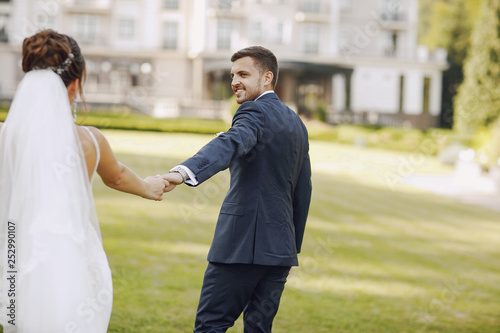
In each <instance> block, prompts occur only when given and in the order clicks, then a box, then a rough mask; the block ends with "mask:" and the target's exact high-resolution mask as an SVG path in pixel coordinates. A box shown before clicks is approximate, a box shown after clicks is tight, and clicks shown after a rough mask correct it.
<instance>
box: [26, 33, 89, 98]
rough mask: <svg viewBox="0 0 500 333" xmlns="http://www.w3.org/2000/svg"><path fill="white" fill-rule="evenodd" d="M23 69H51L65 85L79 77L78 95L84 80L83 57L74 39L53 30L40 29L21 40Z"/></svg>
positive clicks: (27, 70)
mask: <svg viewBox="0 0 500 333" xmlns="http://www.w3.org/2000/svg"><path fill="white" fill-rule="evenodd" d="M22 54H23V71H24V72H25V73H27V72H29V71H31V70H33V69H46V68H50V69H52V70H53V71H54V72H55V73H56V74H58V75H59V76H60V77H61V79H62V80H63V82H64V84H65V86H66V87H67V86H68V85H69V84H70V83H71V82H73V81H74V80H75V79H79V88H80V97H81V98H82V101H83V95H82V86H83V81H84V80H85V76H86V72H85V59H84V58H83V55H82V53H81V51H80V47H79V46H78V44H77V43H76V41H75V40H74V39H73V38H72V37H70V36H67V35H63V34H60V33H57V32H55V31H54V30H50V29H47V30H42V31H40V32H39V33H37V34H35V35H33V36H31V37H28V38H26V39H24V41H23V49H22Z"/></svg>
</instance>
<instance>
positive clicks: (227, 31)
mask: <svg viewBox="0 0 500 333" xmlns="http://www.w3.org/2000/svg"><path fill="white" fill-rule="evenodd" d="M232 28H233V24H232V22H231V20H228V19H221V20H219V21H218V22H217V50H228V49H230V48H231V30H232Z"/></svg>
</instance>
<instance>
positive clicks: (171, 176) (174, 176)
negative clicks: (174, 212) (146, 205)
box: [161, 172, 184, 192]
mask: <svg viewBox="0 0 500 333" xmlns="http://www.w3.org/2000/svg"><path fill="white" fill-rule="evenodd" d="M161 178H163V179H165V180H166V181H168V182H169V183H170V185H169V186H167V187H165V189H164V192H170V191H172V190H173V189H174V188H175V187H176V186H177V185H180V184H182V183H183V182H184V179H183V178H182V175H181V174H180V173H178V172H170V173H166V174H164V175H161Z"/></svg>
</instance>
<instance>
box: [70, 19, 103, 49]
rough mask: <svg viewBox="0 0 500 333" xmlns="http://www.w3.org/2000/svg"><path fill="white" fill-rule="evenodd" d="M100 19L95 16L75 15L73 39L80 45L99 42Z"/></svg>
mask: <svg viewBox="0 0 500 333" xmlns="http://www.w3.org/2000/svg"><path fill="white" fill-rule="evenodd" d="M99 25H100V18H99V16H97V15H76V17H75V35H76V36H75V37H76V40H78V42H81V43H82V44H95V43H98V42H99Z"/></svg>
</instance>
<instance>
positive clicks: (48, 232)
mask: <svg viewBox="0 0 500 333" xmlns="http://www.w3.org/2000/svg"><path fill="white" fill-rule="evenodd" d="M22 57H23V60H22V66H23V71H24V72H25V73H26V74H25V76H24V78H23V80H22V81H21V83H20V84H19V87H18V90H17V92H16V95H15V97H14V100H13V102H12V105H11V108H10V110H9V113H8V115H7V119H6V121H5V123H4V124H3V125H2V124H1V123H0V263H1V264H0V270H1V272H0V278H1V282H0V308H1V310H0V324H1V325H2V326H3V328H4V332H6V333H10V332H17V333H35V332H36V333H63V332H81V333H90V332H92V333H101V332H106V331H107V328H108V324H109V319H110V315H111V308H112V302H113V287H112V280H111V271H110V268H109V264H108V261H107V258H106V254H105V252H104V249H103V246H102V240H101V234H100V228H99V224H98V220H97V216H96V210H95V206H94V201H93V197H92V189H91V182H92V177H93V174H94V172H97V173H98V174H99V175H100V176H101V178H102V179H103V181H104V183H105V184H106V185H108V186H109V187H111V188H114V189H116V190H119V191H123V192H128V193H132V194H135V195H139V196H142V197H144V198H147V199H153V200H161V199H162V195H163V192H164V190H165V189H166V188H167V186H169V184H168V182H167V181H166V180H163V179H161V178H160V177H148V178H146V179H145V180H143V179H141V178H139V177H138V176H137V175H136V174H135V173H134V172H133V171H131V170H130V169H128V168H127V167H126V166H125V165H123V164H121V163H120V162H118V161H117V160H116V158H115V156H114V154H113V152H112V151H111V148H110V146H109V143H108V142H107V140H106V138H105V137H104V136H103V134H102V133H101V132H100V131H99V130H98V129H96V128H91V127H81V126H77V125H75V124H74V122H73V118H72V115H71V107H70V105H71V103H72V102H73V100H74V98H75V97H76V95H77V94H78V93H80V95H81V91H82V81H83V80H84V78H85V60H84V58H83V56H82V54H81V52H80V48H79V46H78V45H77V43H76V42H75V40H74V39H73V38H71V37H69V36H66V35H62V34H59V33H56V32H55V31H52V30H44V31H41V32H39V33H37V34H36V35H34V36H31V37H29V38H26V39H25V40H24V42H23V50H22Z"/></svg>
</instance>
